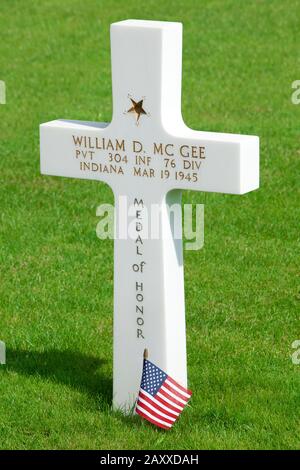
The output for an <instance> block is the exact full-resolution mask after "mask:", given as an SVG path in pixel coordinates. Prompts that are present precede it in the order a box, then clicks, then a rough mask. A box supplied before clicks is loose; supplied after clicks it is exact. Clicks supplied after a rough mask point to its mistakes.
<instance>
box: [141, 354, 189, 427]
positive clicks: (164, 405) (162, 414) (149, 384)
mask: <svg viewBox="0 0 300 470" xmlns="http://www.w3.org/2000/svg"><path fill="white" fill-rule="evenodd" d="M191 396H192V392H191V391H190V390H187V389H186V388H184V387H182V386H181V385H179V384H178V383H177V382H175V380H173V379H172V378H171V377H170V376H169V375H167V374H166V373H165V372H164V371H162V370H161V369H159V367H157V366H156V365H154V364H153V363H152V362H150V361H148V359H146V358H144V366H143V375H142V382H141V387H140V392H139V396H138V400H137V404H136V409H135V411H136V413H137V414H139V415H140V416H142V417H143V418H145V419H147V420H148V421H150V422H151V423H153V424H155V425H156V426H159V427H160V428H163V429H170V428H171V427H172V426H173V424H174V423H175V421H176V420H177V418H178V416H179V415H180V413H181V412H182V410H183V408H184V407H185V405H186V404H187V402H188V401H189V399H190V398H191Z"/></svg>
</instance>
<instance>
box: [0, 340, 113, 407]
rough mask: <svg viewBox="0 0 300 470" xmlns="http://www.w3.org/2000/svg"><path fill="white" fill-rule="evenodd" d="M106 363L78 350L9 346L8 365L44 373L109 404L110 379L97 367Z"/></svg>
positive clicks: (39, 374)
mask: <svg viewBox="0 0 300 470" xmlns="http://www.w3.org/2000/svg"><path fill="white" fill-rule="evenodd" d="M105 363H106V361H105V360H103V359H99V358H98V357H94V356H89V355H87V354H83V353H81V352H78V351H72V350H65V351H60V350H57V349H49V350H47V351H43V352H40V351H26V350H22V349H11V348H10V349H9V350H8V351H7V368H8V369H10V370H13V371H15V372H17V373H20V374H24V375H27V376H37V377H45V378H47V379H50V380H52V381H53V382H56V383H60V384H63V385H66V386H68V387H71V388H74V389H75V390H78V391H80V392H84V393H86V394H87V395H88V396H89V398H91V399H93V400H94V401H95V403H97V405H99V404H101V405H102V406H103V405H104V407H106V406H108V407H110V406H111V404H112V379H111V378H109V377H107V376H106V375H104V374H103V373H101V371H100V370H99V369H101V366H103V365H104V364H105Z"/></svg>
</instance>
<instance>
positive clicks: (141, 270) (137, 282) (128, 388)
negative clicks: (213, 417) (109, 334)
mask: <svg viewBox="0 0 300 470" xmlns="http://www.w3.org/2000/svg"><path fill="white" fill-rule="evenodd" d="M115 209H116V239H115V242H114V243H115V253H114V391H113V403H114V407H115V408H121V409H122V410H123V411H125V412H126V411H129V410H130V408H131V407H132V405H133V404H134V401H135V399H136V397H137V394H138V390H139V385H140V380H141V373H142V365H143V353H144V350H145V349H147V350H148V351H149V359H150V360H151V361H153V362H154V363H155V364H156V365H157V366H158V367H160V368H161V369H163V370H166V371H168V373H169V374H170V375H172V377H174V378H175V380H178V381H179V382H180V383H181V384H182V385H184V386H185V385H186V382H187V377H186V344H185V313H184V283H183V260H182V239H181V230H182V229H181V192H180V191H171V192H170V193H169V194H168V195H167V196H165V195H162V194H158V195H156V196H155V195H153V194H151V195H149V194H146V193H143V192H142V191H138V190H137V191H135V192H132V193H130V194H128V193H127V194H126V195H125V194H122V193H120V194H118V195H115ZM170 209H171V211H170ZM125 223H126V225H127V226H128V234H129V237H130V238H128V239H120V237H125V236H126V234H125V232H124V227H125Z"/></svg>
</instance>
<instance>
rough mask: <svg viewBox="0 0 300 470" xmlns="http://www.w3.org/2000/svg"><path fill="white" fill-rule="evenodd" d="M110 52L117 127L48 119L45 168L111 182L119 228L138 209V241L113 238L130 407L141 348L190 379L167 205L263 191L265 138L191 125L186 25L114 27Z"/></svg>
mask: <svg viewBox="0 0 300 470" xmlns="http://www.w3.org/2000/svg"><path fill="white" fill-rule="evenodd" d="M111 54H112V84H113V118H112V121H111V123H109V124H107V123H95V122H79V121H67V120H57V121H52V122H48V123H46V124H42V125H41V128H40V135H41V172H42V173H43V174H46V175H58V176H67V177H74V178H84V179H93V180H99V181H104V182H106V183H108V184H109V185H110V187H111V188H112V190H113V192H114V196H115V207H116V209H120V212H119V214H118V216H117V217H116V220H115V224H116V228H117V231H118V230H120V229H121V230H122V226H123V225H125V224H126V221H128V219H126V218H127V217H129V215H128V214H126V213H125V209H123V208H122V207H123V206H122V204H123V202H122V201H124V197H126V198H127V199H126V201H127V205H128V206H133V207H134V208H135V210H136V214H135V219H134V220H136V237H134V238H132V237H131V238H128V239H120V238H117V239H116V240H115V243H114V359H113V361H114V379H113V404H114V407H115V408H121V409H123V410H124V411H127V410H129V409H130V407H132V405H133V404H134V401H135V399H136V397H137V393H138V389H139V385H140V379H141V370H142V363H143V351H144V349H145V348H147V349H148V351H149V359H150V360H151V361H153V362H154V363H155V364H156V365H157V366H158V367H161V368H162V369H163V370H164V371H166V372H167V373H168V374H170V375H171V376H172V377H173V378H174V379H175V380H177V381H178V382H179V383H181V384H182V385H183V386H186V385H187V370H186V338H185V310H184V282H183V257H182V240H181V239H180V237H179V239H176V238H175V237H174V236H173V232H172V231H173V228H172V224H171V223H170V216H169V213H168V208H169V206H170V205H171V204H173V203H175V202H178V203H180V201H181V190H182V189H191V190H196V191H213V192H221V193H231V194H244V193H246V192H248V191H252V190H254V189H256V188H258V186H259V139H258V137H255V136H243V135H235V134H222V133H213V132H202V131H194V130H192V129H189V128H188V127H186V125H185V124H184V122H183V120H182V116H181V54H182V25H181V24H180V23H169V22H156V21H139V20H126V21H121V22H119V23H114V24H112V25H111ZM194 60H198V57H197V56H196V57H194ZM87 86H88V84H87ZM193 105H194V106H197V101H195V100H194V101H193ZM152 204H157V205H158V206H159V208H160V224H161V229H162V236H161V237H159V239H147V238H146V237H143V236H140V233H139V227H141V226H142V225H143V222H144V220H143V219H144V217H145V215H146V210H147V209H150V207H151V205H152ZM122 211H123V212H122ZM130 220H131V221H132V217H131V219H130ZM99 249H101V246H100V248H99ZM87 262H88V260H87ZM100 310H101V299H99V311H100ZM99 314H100V313H99Z"/></svg>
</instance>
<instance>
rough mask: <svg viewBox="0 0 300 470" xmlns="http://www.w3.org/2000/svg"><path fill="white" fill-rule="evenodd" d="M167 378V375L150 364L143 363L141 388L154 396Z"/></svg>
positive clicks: (147, 362) (148, 362)
mask: <svg viewBox="0 0 300 470" xmlns="http://www.w3.org/2000/svg"><path fill="white" fill-rule="evenodd" d="M167 377H168V376H167V374H165V373H164V372H163V371H162V370H161V369H159V368H158V367H156V366H155V365H154V364H152V362H150V361H145V364H144V369H143V375H142V383H141V388H142V389H143V390H145V391H146V392H148V393H151V395H153V396H154V395H155V394H156V392H157V391H158V390H159V389H160V387H161V385H162V384H163V382H164V381H165V380H166V378H167Z"/></svg>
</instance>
